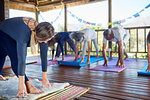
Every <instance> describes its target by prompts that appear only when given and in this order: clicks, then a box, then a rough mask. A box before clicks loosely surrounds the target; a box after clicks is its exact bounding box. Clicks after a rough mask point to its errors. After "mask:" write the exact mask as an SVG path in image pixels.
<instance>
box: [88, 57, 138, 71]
mask: <svg viewBox="0 0 150 100" xmlns="http://www.w3.org/2000/svg"><path fill="white" fill-rule="evenodd" d="M134 62H136V60H133V59H131V60H124V65H125V67H119V66H116V64H117V59H113V60H111V61H108V66H103V65H98V66H96V67H94V68H90V70H95V71H107V72H121V71H123V70H124V69H126V68H127V67H128V66H129V65H131V64H132V63H134Z"/></svg>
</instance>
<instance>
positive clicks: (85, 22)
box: [67, 10, 97, 26]
mask: <svg viewBox="0 0 150 100" xmlns="http://www.w3.org/2000/svg"><path fill="white" fill-rule="evenodd" d="M67 12H68V13H70V14H71V16H72V17H73V18H76V19H77V20H78V21H79V22H80V23H81V22H82V23H84V24H88V25H94V26H95V25H97V24H96V23H91V22H88V21H85V20H83V19H81V18H79V17H77V16H76V15H75V14H73V13H72V12H70V11H69V10H67Z"/></svg>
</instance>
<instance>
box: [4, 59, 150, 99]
mask: <svg viewBox="0 0 150 100" xmlns="http://www.w3.org/2000/svg"><path fill="white" fill-rule="evenodd" d="M31 60H32V59H31ZM102 63H103V61H99V62H96V63H93V64H91V65H90V66H84V67H81V68H77V67H71V66H59V65H52V66H48V79H49V80H50V81H52V82H69V83H70V84H73V85H77V86H82V87H90V88H91V89H90V91H89V92H87V93H86V94H84V95H83V96H81V97H80V98H79V100H97V99H102V100H120V99H121V100H150V77H147V76H138V75H137V71H139V70H140V69H141V68H142V67H143V66H144V65H145V64H147V60H140V59H137V61H136V63H134V64H132V65H131V66H129V67H128V68H127V69H125V70H124V71H122V72H120V73H115V72H103V71H92V70H88V68H89V67H94V66H96V65H99V64H102ZM3 73H4V75H9V74H12V71H11V69H4V72H3ZM26 74H27V75H28V76H31V77H35V78H41V67H40V66H38V65H34V64H28V65H27V67H26Z"/></svg>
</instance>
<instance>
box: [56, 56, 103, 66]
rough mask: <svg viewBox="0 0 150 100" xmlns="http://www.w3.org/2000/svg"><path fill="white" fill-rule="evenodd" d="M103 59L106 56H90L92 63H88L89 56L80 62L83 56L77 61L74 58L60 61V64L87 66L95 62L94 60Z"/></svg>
mask: <svg viewBox="0 0 150 100" xmlns="http://www.w3.org/2000/svg"><path fill="white" fill-rule="evenodd" d="M103 59H104V57H99V58H97V59H96V58H95V56H91V57H90V63H86V61H87V57H86V58H84V62H83V63H79V62H80V61H81V58H80V59H78V60H77V61H75V62H74V61H73V60H71V61H58V64H60V65H68V66H78V67H81V66H85V65H88V64H91V63H94V62H96V61H99V60H103Z"/></svg>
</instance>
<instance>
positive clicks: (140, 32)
mask: <svg viewBox="0 0 150 100" xmlns="http://www.w3.org/2000/svg"><path fill="white" fill-rule="evenodd" d="M125 29H126V30H128V32H129V33H130V39H129V41H128V43H127V45H126V51H127V52H128V55H129V57H130V58H146V57H147V41H146V39H147V34H148V32H149V31H150V26H146V27H129V28H125ZM103 31H104V30H96V33H97V40H98V47H99V52H100V54H99V56H102V46H103ZM115 46H116V43H114V42H113V43H112V56H113V57H117V51H116V49H115ZM82 47H83V43H81V44H80V47H79V50H80V51H82ZM107 48H108V45H107ZM91 52H92V54H93V55H94V54H96V51H95V48H94V45H93V43H92V42H91ZM67 54H73V51H72V50H71V49H70V47H69V46H68V45H67Z"/></svg>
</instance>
